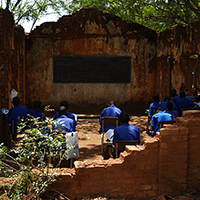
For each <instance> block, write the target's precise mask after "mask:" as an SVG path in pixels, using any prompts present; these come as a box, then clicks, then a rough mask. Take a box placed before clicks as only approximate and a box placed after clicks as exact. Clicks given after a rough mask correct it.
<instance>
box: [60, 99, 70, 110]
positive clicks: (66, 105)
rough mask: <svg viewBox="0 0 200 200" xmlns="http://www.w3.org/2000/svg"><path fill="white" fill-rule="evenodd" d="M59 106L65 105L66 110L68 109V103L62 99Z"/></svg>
mask: <svg viewBox="0 0 200 200" xmlns="http://www.w3.org/2000/svg"><path fill="white" fill-rule="evenodd" d="M60 106H65V107H66V108H67V110H68V109H69V104H68V102H67V101H62V102H61V103H60Z"/></svg>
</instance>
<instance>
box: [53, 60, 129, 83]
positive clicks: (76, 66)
mask: <svg viewBox="0 0 200 200" xmlns="http://www.w3.org/2000/svg"><path fill="white" fill-rule="evenodd" d="M130 77H131V57H128V56H116V57H100V56H99V57H98V56H56V57H54V58H53V81H54V82H55V83H130V80H131V78H130Z"/></svg>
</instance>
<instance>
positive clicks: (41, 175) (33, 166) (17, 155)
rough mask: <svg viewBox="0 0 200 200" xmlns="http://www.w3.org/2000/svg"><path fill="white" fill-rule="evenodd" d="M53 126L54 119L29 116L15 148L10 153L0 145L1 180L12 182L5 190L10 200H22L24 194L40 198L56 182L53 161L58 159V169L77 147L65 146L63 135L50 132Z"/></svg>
mask: <svg viewBox="0 0 200 200" xmlns="http://www.w3.org/2000/svg"><path fill="white" fill-rule="evenodd" d="M52 124H53V120H52V119H47V120H46V121H39V118H33V117H31V116H29V119H27V120H26V121H24V122H22V123H21V124H20V126H19V127H18V131H20V132H21V133H23V134H24V137H23V138H22V139H21V140H20V141H19V142H18V143H15V147H14V148H13V149H10V150H9V149H7V148H6V147H5V146H3V144H1V145H0V176H1V177H5V178H9V180H11V182H12V184H9V185H4V186H2V187H3V193H5V194H6V195H7V196H8V197H9V199H22V196H23V194H25V195H27V196H30V195H33V194H34V195H35V196H39V195H40V194H41V193H43V192H44V191H45V189H46V188H47V186H48V185H49V184H50V183H52V182H54V181H56V173H55V172H54V170H53V169H51V170H50V168H53V165H52V164H51V158H56V159H58V164H57V166H56V167H58V166H59V165H60V163H61V161H62V160H63V159H67V152H68V151H70V149H71V148H73V145H75V144H66V138H65V135H64V134H62V133H60V134H59V133H58V132H56V131H50V129H51V128H50V127H51V126H52ZM68 145H71V146H70V147H69V146H68ZM66 149H68V150H66ZM1 189H2V188H1Z"/></svg>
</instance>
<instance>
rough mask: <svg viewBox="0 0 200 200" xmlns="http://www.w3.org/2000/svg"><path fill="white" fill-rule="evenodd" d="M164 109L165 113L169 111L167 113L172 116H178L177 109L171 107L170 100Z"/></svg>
mask: <svg viewBox="0 0 200 200" xmlns="http://www.w3.org/2000/svg"><path fill="white" fill-rule="evenodd" d="M166 109H167V110H166V111H165V112H166V113H169V114H171V115H173V116H179V113H178V111H177V110H174V109H173V103H172V102H167V104H166Z"/></svg>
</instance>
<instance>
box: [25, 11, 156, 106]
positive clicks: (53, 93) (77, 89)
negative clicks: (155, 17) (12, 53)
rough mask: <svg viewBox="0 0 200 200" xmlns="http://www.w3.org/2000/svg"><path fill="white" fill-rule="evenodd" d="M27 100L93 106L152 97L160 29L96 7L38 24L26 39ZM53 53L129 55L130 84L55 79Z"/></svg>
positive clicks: (142, 100)
mask: <svg viewBox="0 0 200 200" xmlns="http://www.w3.org/2000/svg"><path fill="white" fill-rule="evenodd" d="M26 43H27V50H26V55H27V62H26V66H27V73H26V77H27V87H26V88H27V97H28V99H27V100H28V102H33V101H35V100H36V99H40V100H41V101H42V102H43V103H44V104H46V103H50V104H52V105H55V104H57V105H58V104H59V103H60V102H61V101H62V100H64V99H66V100H68V101H69V103H70V104H75V105H89V104H98V105H99V104H102V103H107V102H108V101H109V100H111V99H114V100H115V101H116V102H118V105H119V104H125V103H127V102H129V106H130V107H131V105H132V104H133V102H138V104H139V105H140V106H142V105H144V103H145V102H148V101H149V98H150V97H152V94H153V93H154V91H155V87H154V85H155V83H154V82H155V81H154V80H155V63H154V61H155V60H154V59H155V55H156V32H155V31H153V30H150V29H148V28H146V27H144V26H141V25H139V24H137V23H133V22H131V21H123V20H122V19H121V18H119V17H116V16H114V15H111V14H105V13H103V12H102V11H99V10H97V9H82V10H80V11H78V12H75V13H74V14H72V15H69V16H63V17H62V18H60V19H59V20H58V21H57V22H47V23H44V24H42V25H41V26H39V27H36V29H34V30H33V31H32V32H31V33H30V35H29V36H28V38H27V42H26ZM54 56H107V57H109V56H130V57H131V82H130V83H54V82H53V57H54Z"/></svg>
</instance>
